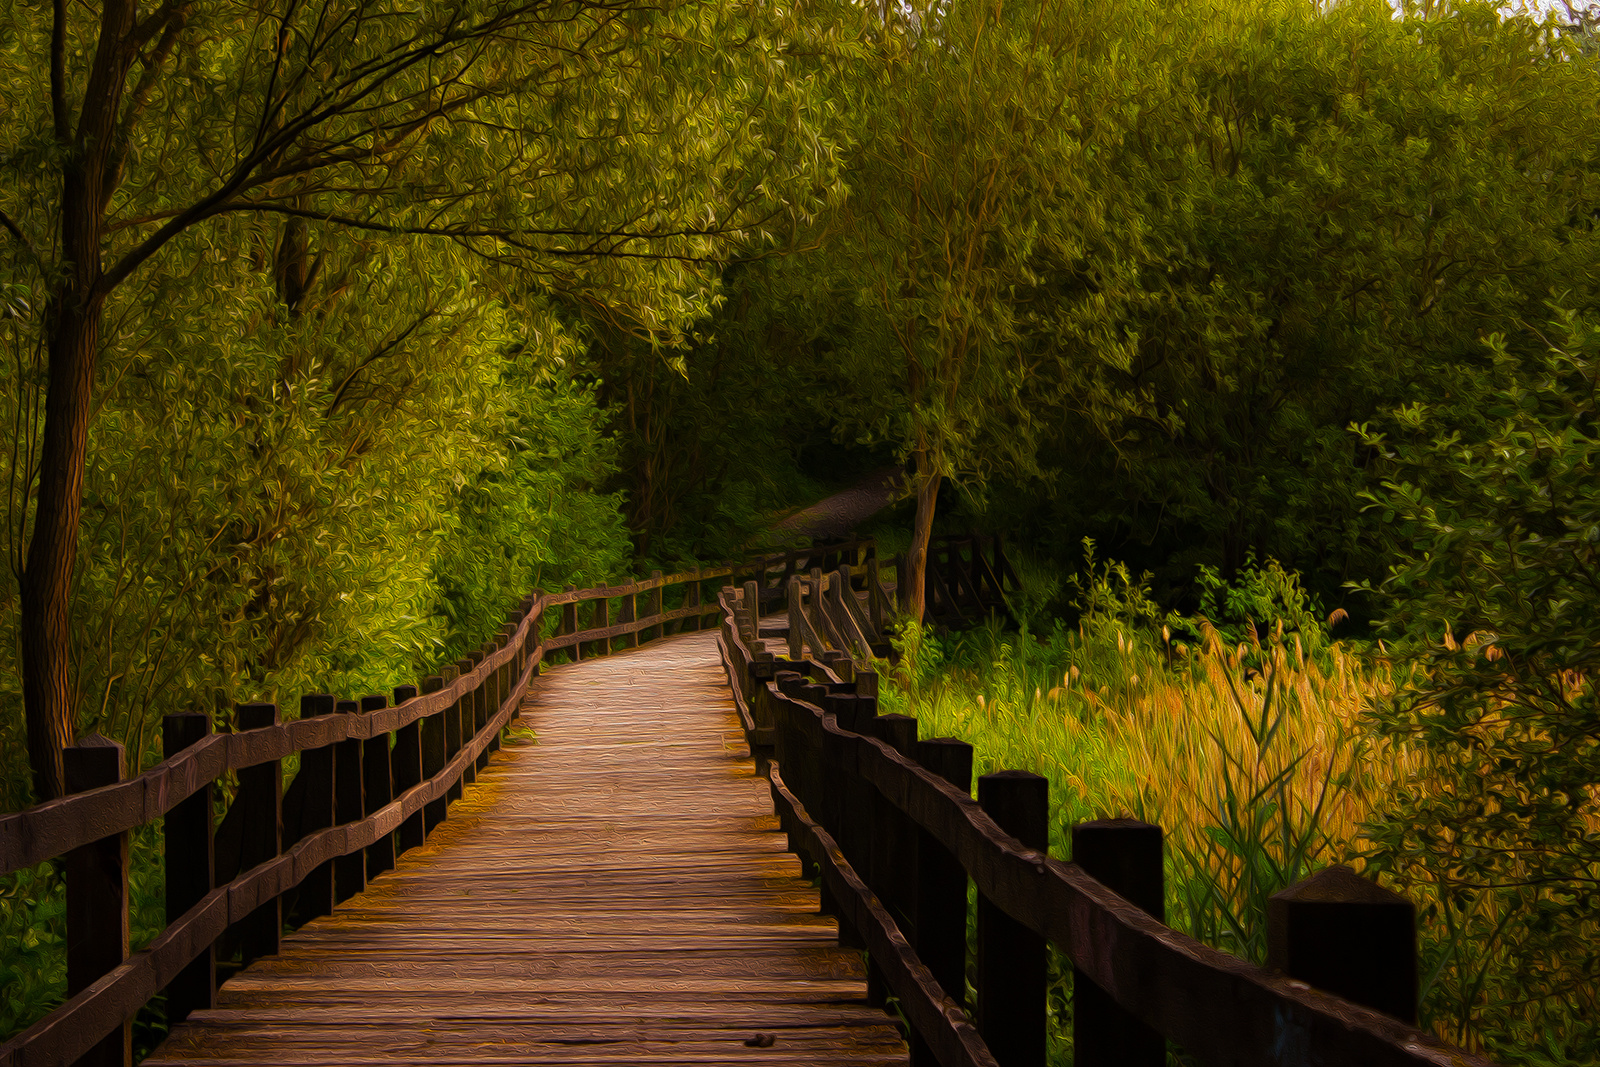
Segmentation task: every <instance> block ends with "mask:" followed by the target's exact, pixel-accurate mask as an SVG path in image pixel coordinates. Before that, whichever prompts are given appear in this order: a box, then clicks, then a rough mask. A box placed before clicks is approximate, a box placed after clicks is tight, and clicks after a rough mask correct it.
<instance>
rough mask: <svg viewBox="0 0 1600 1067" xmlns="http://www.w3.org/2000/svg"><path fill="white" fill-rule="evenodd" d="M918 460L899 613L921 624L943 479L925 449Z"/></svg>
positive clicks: (900, 578)
mask: <svg viewBox="0 0 1600 1067" xmlns="http://www.w3.org/2000/svg"><path fill="white" fill-rule="evenodd" d="M916 457H917V516H916V519H915V521H914V522H913V523H912V527H911V547H910V549H909V550H908V551H907V552H906V571H907V573H905V574H903V575H900V576H899V578H898V580H899V581H901V582H903V583H905V590H906V591H905V596H904V597H902V598H901V600H900V611H901V613H902V614H904V615H905V616H906V617H907V618H909V619H913V620H915V621H917V622H919V623H920V622H921V621H922V615H923V611H924V607H925V605H926V604H927V588H928V582H927V574H928V543H929V542H930V541H931V540H932V539H933V506H934V504H936V503H937V502H938V500H939V483H940V481H941V480H942V479H943V476H942V475H941V474H940V473H939V472H938V471H937V470H935V469H934V468H933V465H932V463H930V462H929V460H928V452H927V449H925V448H919V449H917V452H916Z"/></svg>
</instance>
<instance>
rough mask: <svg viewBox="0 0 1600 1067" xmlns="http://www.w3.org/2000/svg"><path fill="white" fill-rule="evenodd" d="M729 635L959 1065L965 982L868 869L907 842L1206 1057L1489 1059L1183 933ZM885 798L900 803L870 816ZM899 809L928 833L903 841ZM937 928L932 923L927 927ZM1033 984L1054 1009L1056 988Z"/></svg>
mask: <svg viewBox="0 0 1600 1067" xmlns="http://www.w3.org/2000/svg"><path fill="white" fill-rule="evenodd" d="M719 643H720V646H721V649H722V654H723V657H724V662H725V664H726V667H727V673H728V678H729V683H730V685H731V686H732V687H733V689H734V692H735V700H736V702H737V703H738V704H739V706H740V707H741V709H743V710H742V714H741V717H742V718H744V719H745V721H746V723H747V730H748V731H749V733H750V742H751V746H752V750H753V751H757V753H758V765H762V766H765V767H766V768H767V770H768V773H769V779H770V780H771V782H772V786H773V798H774V803H775V805H776V806H777V809H778V814H779V819H780V822H781V823H782V825H783V826H784V828H785V829H786V830H787V831H788V832H789V833H790V838H791V842H792V843H795V844H798V845H800V846H801V847H803V848H805V849H806V850H807V851H808V852H809V853H810V863H811V864H812V865H814V866H815V867H816V868H818V869H820V870H821V872H822V874H823V876H824V879H825V883H826V884H827V885H828V887H829V890H830V893H831V896H832V899H833V901H834V908H835V909H836V910H837V912H838V913H839V915H840V921H841V928H845V927H847V926H848V927H850V928H853V929H854V930H855V931H856V932H857V933H858V934H859V935H860V937H861V938H862V939H863V940H864V941H865V942H866V943H867V946H868V950H869V955H871V954H876V956H877V964H878V966H879V967H880V968H881V973H882V974H883V975H884V978H885V980H886V981H887V982H888V983H889V985H890V987H891V989H892V992H893V993H894V995H895V996H896V997H897V998H898V999H899V1002H900V1007H901V1011H902V1012H903V1014H904V1015H905V1017H906V1019H907V1020H908V1021H909V1022H910V1023H911V1025H912V1026H913V1028H914V1029H915V1031H916V1034H917V1036H918V1038H919V1039H920V1040H921V1041H923V1042H924V1043H925V1044H926V1046H927V1047H928V1048H929V1049H931V1050H932V1053H933V1054H934V1056H935V1057H936V1058H937V1060H938V1062H939V1063H941V1064H943V1065H945V1067H958V1065H968V1064H972V1063H975V1062H992V1061H984V1060H981V1059H979V1058H977V1053H976V1051H975V1050H974V1049H973V1048H972V1047H971V1042H970V1040H969V1039H968V1036H969V1035H967V1032H966V1031H965V1030H963V1029H961V1028H960V1026H959V1025H958V1020H956V1019H954V1018H953V1017H952V1015H951V1008H952V1007H953V1006H958V1005H959V1003H960V1000H961V999H962V992H961V991H960V990H944V989H941V988H938V987H937V985H935V986H934V988H932V989H930V988H929V987H928V981H927V978H928V971H927V969H926V968H925V967H922V966H921V961H920V960H919V959H918V957H917V954H916V952H915V949H914V948H913V947H912V946H910V945H909V944H908V943H907V942H906V940H905V938H904V937H903V936H901V934H900V933H899V931H898V928H897V927H896V926H895V924H894V921H893V918H892V916H891V915H890V911H889V909H888V908H887V907H886V903H885V902H884V901H881V900H880V899H879V895H880V894H882V893H883V892H884V891H885V887H887V888H889V889H891V890H892V889H893V888H894V887H893V885H892V881H891V880H886V881H882V884H880V885H874V884H872V883H873V877H872V876H870V875H863V874H861V873H859V872H861V871H863V870H877V871H879V875H878V877H879V878H880V880H882V879H885V878H886V876H885V875H884V874H883V872H884V871H885V870H886V869H892V870H898V871H900V872H901V875H903V873H904V868H905V862H904V854H903V853H902V854H901V857H902V858H901V861H900V862H899V863H896V864H891V863H889V861H888V858H887V857H888V856H890V855H894V854H895V853H893V852H892V851H891V850H892V849H895V848H899V849H906V848H910V849H911V850H912V855H913V856H915V855H918V854H919V852H918V850H919V849H923V848H926V847H933V848H936V849H938V850H942V851H943V852H945V853H947V854H949V855H951V856H953V857H954V858H955V860H956V861H957V862H959V864H960V866H961V868H963V869H964V870H965V871H966V873H967V875H968V876H970V878H971V879H972V881H973V883H974V884H975V886H976V888H977V890H978V893H979V894H980V898H981V899H984V900H988V901H991V902H993V904H994V905H996V906H998V907H999V908H1000V909H1001V910H1002V911H1003V912H1004V913H1005V914H1007V915H1009V916H1010V917H1011V919H1013V920H1015V921H1016V922H1017V923H1019V924H1021V926H1022V927H1025V928H1026V929H1027V930H1029V931H1031V932H1032V933H1033V934H1035V935H1038V936H1040V937H1042V938H1044V939H1045V940H1047V941H1048V942H1049V943H1051V944H1053V945H1055V946H1056V947H1057V948H1058V949H1060V950H1061V951H1062V952H1063V953H1064V954H1065V955H1066V956H1067V957H1068V958H1069V959H1070V960H1071V962H1072V964H1073V966H1074V967H1075V968H1076V969H1077V971H1078V973H1079V974H1080V975H1081V976H1082V977H1083V978H1086V979H1088V980H1089V981H1090V982H1092V983H1093V984H1094V985H1095V986H1097V987H1098V988H1099V989H1100V990H1102V991H1104V993H1105V994H1106V995H1107V996H1108V997H1109V999H1110V1000H1111V1001H1112V1002H1114V1003H1115V1004H1116V1005H1118V1006H1120V1008H1122V1009H1123V1010H1124V1011H1125V1012H1126V1013H1127V1014H1128V1015H1129V1016H1130V1017H1131V1018H1132V1020H1134V1022H1135V1023H1136V1024H1138V1025H1147V1026H1150V1027H1153V1028H1154V1029H1155V1030H1157V1031H1159V1032H1160V1033H1161V1034H1163V1035H1165V1036H1166V1037H1167V1038H1169V1039H1171V1040H1173V1041H1175V1042H1177V1043H1178V1044H1179V1045H1181V1046H1182V1047H1183V1048H1184V1049H1185V1050H1186V1051H1187V1052H1189V1053H1191V1054H1193V1055H1195V1056H1196V1057H1197V1058H1199V1059H1201V1060H1203V1061H1206V1062H1213V1061H1214V1062H1228V1063H1238V1064H1259V1065H1262V1067H1267V1065H1269V1064H1280V1063H1282V1062H1285V1060H1284V1056H1285V1055H1286V1052H1285V1050H1286V1049H1289V1050H1294V1055H1295V1056H1298V1057H1300V1058H1302V1059H1305V1060H1306V1061H1307V1062H1317V1063H1321V1064H1326V1065H1341V1064H1348V1065H1350V1067H1356V1065H1363V1067H1366V1065H1372V1067H1390V1065H1393V1067H1399V1065H1410V1067H1416V1065H1421V1064H1435V1065H1442V1064H1451V1065H1457V1067H1490V1065H1489V1061H1487V1060H1485V1059H1483V1058H1481V1057H1478V1056H1475V1055H1472V1054H1469V1053H1467V1052H1464V1051H1462V1050H1461V1049H1458V1048H1454V1047H1452V1046H1450V1045H1448V1044H1446V1043H1444V1042H1442V1041H1440V1040H1439V1039H1438V1038H1436V1037H1434V1036H1433V1035H1431V1034H1429V1033H1426V1032H1424V1031H1422V1030H1419V1029H1417V1028H1415V1027H1414V1026H1411V1025H1408V1024H1407V1023H1405V1022H1402V1021H1401V1020H1399V1019H1397V1018H1394V1017H1391V1016H1388V1015H1385V1014H1382V1013H1380V1012H1378V1011H1374V1010H1372V1009H1370V1008H1366V1007H1363V1006H1361V1005H1359V1004H1356V1003H1352V1002H1351V1001H1348V1000H1345V999H1342V998H1340V997H1337V996H1334V995H1332V994H1329V993H1324V992H1321V991H1318V990H1314V989H1312V988H1310V986H1309V985H1308V984H1307V983H1306V982H1305V981H1299V980H1296V979H1295V978H1293V977H1290V976H1289V975H1285V974H1282V973H1278V972H1274V971H1268V970H1266V969H1264V968H1261V967H1258V966H1256V965H1254V964H1252V963H1249V962H1246V961H1244V960H1240V959H1237V958H1235V957H1232V956H1229V955H1227V954H1225V953H1222V952H1219V951H1217V950H1215V949H1212V948H1210V947H1208V946H1206V945H1204V944H1201V943H1200V942H1198V941H1195V940H1194V939H1193V938H1190V937H1187V936H1185V935H1183V934H1181V933H1179V932H1177V931H1175V930H1172V929H1170V928H1169V927H1167V926H1165V925H1164V924H1163V923H1161V922H1160V921H1159V920H1157V919H1156V918H1153V917H1152V916H1150V915H1148V914H1146V913H1145V912H1144V911H1141V910H1140V909H1139V908H1138V907H1136V906H1134V905H1133V904H1131V903H1129V902H1128V901H1127V900H1125V899H1123V898H1122V897H1121V896H1119V895H1117V894H1116V893H1114V892H1112V891H1111V890H1110V889H1108V888H1107V887H1106V886H1105V885H1104V884H1102V883H1101V882H1100V881H1099V880H1097V879H1096V878H1094V877H1091V876H1090V875H1089V874H1088V873H1087V872H1086V871H1085V870H1084V869H1083V867H1081V866H1080V865H1079V864H1077V863H1070V862H1064V861H1062V860H1059V859H1055V858H1053V857H1051V856H1050V855H1049V854H1048V852H1047V851H1043V850H1040V849H1035V848H1028V847H1026V846H1024V845H1023V844H1022V843H1021V842H1020V841H1018V840H1017V839H1016V838H1015V837H1013V836H1012V835H1011V834H1008V833H1006V832H1005V831H1004V830H1003V829H1002V828H1001V827H1000V826H999V825H998V824H997V823H996V821H995V819H994V818H993V817H991V815H990V814H989V813H988V812H987V811H985V810H984V809H983V808H982V807H980V805H979V804H978V802H977V801H975V800H974V799H973V798H972V796H971V795H970V794H969V793H967V792H965V791H963V790H961V789H958V788H957V787H955V786H953V785H951V784H950V783H949V782H948V781H946V780H945V779H943V778H942V777H940V776H939V775H938V774H935V773H933V772H932V771H930V770H929V769H927V768H925V767H923V766H921V765H920V764H919V763H918V762H917V761H916V760H915V759H913V758H911V756H909V755H908V754H907V751H906V750H907V749H910V748H913V747H914V745H915V744H916V742H915V720H904V717H898V716H878V715H877V714H876V710H877V709H876V701H875V699H872V698H871V697H868V696H865V695H863V694H861V693H859V692H857V691H856V690H855V687H854V686H849V685H822V684H816V683H815V682H809V683H808V681H807V679H806V678H804V677H802V673H809V674H811V675H812V677H813V678H816V677H818V672H816V671H815V670H811V669H810V667H811V665H810V664H805V663H779V662H776V661H774V660H772V659H771V658H770V657H768V658H765V659H763V658H762V655H763V654H762V652H761V651H758V650H756V649H752V648H750V647H748V646H746V645H745V644H744V643H743V642H742V641H740V640H739V639H738V635H737V633H736V631H734V630H733V629H732V628H731V627H730V625H729V624H728V620H724V624H723V626H722V627H721V630H720V635H719ZM786 667H787V668H800V672H799V673H790V672H787V671H786V670H785V668H786ZM890 719H898V720H903V721H902V722H894V723H891V722H890V721H888V720H890ZM906 722H908V723H909V724H910V733H909V735H907V734H906V733H905V731H903V730H901V731H898V732H899V734H900V735H901V737H902V738H905V737H908V738H909V741H910V742H911V743H910V744H906V743H901V744H899V746H898V747H897V746H896V745H895V744H890V743H889V742H888V740H886V738H887V737H888V736H890V735H894V734H895V733H896V732H897V730H898V728H899V727H900V726H901V725H903V724H904V723H906ZM875 734H876V735H877V736H874V735H875ZM945 743H949V744H954V743H952V742H945ZM860 789H865V790H867V793H866V795H864V796H863V795H860V794H859V792H857V791H858V790H860ZM847 796H848V797H849V798H851V799H849V800H846V799H845V798H846V797H847ZM879 808H882V810H883V811H892V812H893V813H894V817H893V818H888V817H886V816H884V815H883V814H881V813H880V814H874V813H875V812H878V811H879ZM869 819H870V820H872V829H871V830H870V831H868V830H866V829H865V825H864V824H862V825H859V826H857V828H855V829H852V826H853V825H856V824H857V823H859V822H860V821H861V820H869ZM896 820H904V821H905V822H906V823H907V824H909V827H910V828H911V831H912V832H913V833H916V834H922V835H926V838H925V839H922V840H917V841H906V840H905V839H904V838H903V837H902V838H901V841H900V843H899V844H898V845H896V844H893V843H892V842H893V841H894V838H895V836H896V835H895V832H894V827H895V823H896ZM924 840H925V841H926V842H928V844H924V843H923V841H924ZM867 842H871V844H872V849H871V850H868V849H867ZM911 866H912V867H913V868H915V866H916V862H915V860H913V861H912V862H911ZM1157 866H1158V868H1159V864H1158V865H1157ZM1351 877H1353V876H1351ZM958 921H959V922H960V923H961V924H962V927H963V929H962V930H961V931H958V932H957V934H958V943H960V944H965V930H964V927H965V921H966V920H965V913H964V909H960V917H959V920H958ZM932 933H933V931H922V930H919V931H918V939H919V941H920V940H921V938H922V937H924V936H929V935H931V934H932ZM1036 992H1037V996H1038V999H1039V1001H1040V1003H1041V1005H1042V1002H1043V998H1044V989H1043V986H1042V984H1041V986H1040V987H1039V989H1038V990H1037V991H1036ZM1040 1010H1041V1011H1042V1008H1041V1009H1040ZM958 1035H959V1038H960V1039H959V1040H957V1037H958ZM1083 1051H1084V1050H1081V1049H1080V1056H1082V1055H1083ZM1164 1055H1165V1054H1164V1052H1162V1057H1163V1062H1164ZM1080 1062H1082V1063H1085V1064H1087V1063H1089V1062H1090V1061H1089V1060H1083V1059H1080ZM1093 1062H1094V1063H1097V1064H1098V1063H1099V1062H1100V1060H1098V1059H1096V1060H1094V1061H1093ZM1107 1062H1111V1061H1107Z"/></svg>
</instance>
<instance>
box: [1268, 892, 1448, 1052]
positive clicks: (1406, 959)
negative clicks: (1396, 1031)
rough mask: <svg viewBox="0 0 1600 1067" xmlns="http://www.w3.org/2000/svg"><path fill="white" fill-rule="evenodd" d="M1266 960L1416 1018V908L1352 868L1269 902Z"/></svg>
mask: <svg viewBox="0 0 1600 1067" xmlns="http://www.w3.org/2000/svg"><path fill="white" fill-rule="evenodd" d="M1267 966H1268V967H1270V968H1274V969H1276V970H1279V971H1282V972H1283V973H1284V974H1286V975H1288V976H1289V977H1290V978H1297V979H1299V980H1300V981H1302V982H1307V983H1309V984H1310V985H1312V986H1315V987H1316V988H1318V989H1321V990H1325V991H1326V992H1329V993H1333V994H1334V995H1336V996H1341V997H1344V998H1345V999H1346V1000H1353V1001H1355V1002H1356V1003H1357V1004H1362V1005H1365V1006H1366V1007H1369V1008H1372V1009H1373V1010H1375V1011H1381V1012H1383V1013H1384V1014H1385V1015H1392V1016H1394V1017H1395V1018H1397V1019H1399V1020H1400V1021H1401V1022H1404V1023H1408V1024H1413V1025H1414V1024H1415V1023H1416V1020H1417V909H1416V906H1415V905H1413V904H1412V903H1411V901H1409V900H1407V899H1406V898H1405V897H1403V896H1401V895H1400V894H1398V893H1392V892H1390V891H1389V890H1387V889H1385V888H1383V887H1382V886H1380V885H1378V884H1377V883H1376V882H1371V881H1368V880H1367V879H1365V878H1363V877H1361V876H1360V875H1358V874H1356V873H1355V872H1354V871H1352V870H1351V869H1350V868H1349V867H1345V866H1338V867H1329V868H1327V869H1326V870H1321V871H1318V872H1317V873H1316V874H1313V875H1312V876H1311V877H1309V878H1304V879H1302V880H1300V881H1298V882H1296V883H1295V884H1294V885H1292V886H1290V887H1289V888H1287V889H1284V890H1280V891H1279V892H1277V893H1274V894H1273V895H1272V897H1271V898H1270V899H1269V900H1268V901H1267Z"/></svg>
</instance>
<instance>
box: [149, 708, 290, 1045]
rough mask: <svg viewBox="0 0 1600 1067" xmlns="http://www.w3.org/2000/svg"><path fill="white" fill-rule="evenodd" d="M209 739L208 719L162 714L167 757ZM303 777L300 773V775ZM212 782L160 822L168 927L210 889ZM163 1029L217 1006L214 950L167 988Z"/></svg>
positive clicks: (210, 947) (208, 949)
mask: <svg viewBox="0 0 1600 1067" xmlns="http://www.w3.org/2000/svg"><path fill="white" fill-rule="evenodd" d="M209 736H211V716H210V715H206V714H203V713H199V714H186V715H166V716H163V717H162V719H161V754H162V756H163V757H164V758H166V759H171V758H172V757H173V756H176V755H177V754H178V753H180V752H182V751H183V750H184V749H186V748H189V747H190V746H191V745H197V744H199V743H200V742H201V741H204V740H205V739H206V738H207V737H209ZM301 773H304V772H303V771H302V772H301ZM213 791H214V786H213V785H212V783H210V782H207V783H205V784H204V785H202V786H201V787H200V788H199V789H198V790H196V791H195V792H193V793H191V794H189V796H188V797H187V798H186V799H184V800H181V801H179V802H178V804H177V806H176V807H174V808H173V809H172V810H171V811H169V812H167V814H166V815H165V816H164V817H163V819H162V829H161V836H162V853H163V856H162V858H163V863H164V865H165V867H166V898H167V899H166V905H167V925H168V926H171V925H172V924H173V923H174V922H176V921H178V919H180V918H182V916H183V913H184V912H186V911H188V910H189V909H190V908H192V907H194V906H195V905H196V904H198V903H200V901H201V900H203V899H204V898H205V895H206V894H207V893H209V892H211V890H212V884H211V875H212V864H213V863H214V862H215V858H214V855H213V848H214V845H213V842H212V837H211V795H212V792H213ZM166 992H167V1025H168V1026H176V1025H177V1024H178V1023H180V1022H182V1021H183V1020H184V1019H187V1018H188V1017H189V1013H190V1012H192V1011H197V1010H202V1009H205V1008H209V1007H211V1006H212V1005H213V1004H214V1003H215V1002H216V992H217V949H216V945H215V944H210V945H207V946H206V947H205V951H203V952H201V953H200V955H199V956H197V957H196V958H195V959H194V961H193V962H191V963H190V964H189V965H188V966H187V967H185V968H184V969H183V970H181V971H179V972H178V976H177V977H176V978H174V979H173V980H172V981H171V983H169V984H168V985H167V990H166Z"/></svg>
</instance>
